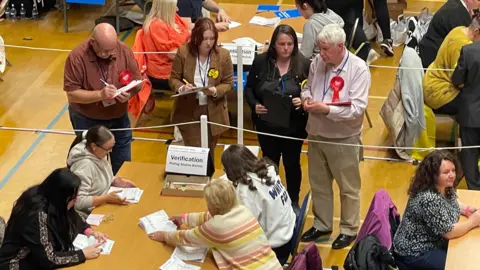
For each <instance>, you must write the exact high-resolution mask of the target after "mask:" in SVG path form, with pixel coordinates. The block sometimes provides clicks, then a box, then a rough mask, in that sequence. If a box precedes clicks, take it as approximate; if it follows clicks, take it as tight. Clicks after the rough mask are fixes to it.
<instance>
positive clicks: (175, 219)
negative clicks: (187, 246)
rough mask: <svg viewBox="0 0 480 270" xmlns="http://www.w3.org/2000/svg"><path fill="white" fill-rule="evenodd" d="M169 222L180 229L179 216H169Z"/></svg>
mask: <svg viewBox="0 0 480 270" xmlns="http://www.w3.org/2000/svg"><path fill="white" fill-rule="evenodd" d="M169 220H171V221H172V222H173V223H175V225H177V227H180V225H182V217H181V216H171V217H170V218H169Z"/></svg>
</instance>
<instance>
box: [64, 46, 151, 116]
mask: <svg viewBox="0 0 480 270" xmlns="http://www.w3.org/2000/svg"><path fill="white" fill-rule="evenodd" d="M92 42H93V40H92V39H89V40H87V41H85V42H84V43H82V44H80V45H79V46H77V47H76V48H75V49H73V50H72V51H71V52H70V54H69V55H68V57H67V60H66V62H65V72H64V81H63V89H64V90H65V91H75V90H79V89H83V90H92V91H94V90H101V89H103V88H104V87H105V85H104V84H103V82H102V81H101V79H103V80H105V81H106V82H107V83H109V84H113V85H115V87H116V88H121V87H123V85H122V84H121V83H120V80H119V77H120V72H122V71H124V70H129V71H130V72H132V74H133V80H141V79H142V76H141V74H140V70H139V68H138V65H137V61H136V60H135V58H134V56H133V52H132V50H130V48H129V47H128V46H127V45H125V44H123V43H122V42H120V41H117V48H116V49H115V51H114V53H113V55H112V56H111V58H110V60H105V59H101V58H99V57H97V55H96V54H95V51H94V50H93V47H92V44H91V43H92ZM70 106H71V107H72V108H73V109H74V110H76V111H78V112H80V113H81V114H82V115H84V116H86V117H88V118H92V119H102V120H103V119H114V118H120V117H121V116H122V115H124V114H125V113H126V112H127V110H128V102H125V103H120V102H118V101H116V104H114V105H110V106H108V107H105V106H104V105H103V103H102V102H101V101H99V102H95V103H90V104H78V103H70Z"/></svg>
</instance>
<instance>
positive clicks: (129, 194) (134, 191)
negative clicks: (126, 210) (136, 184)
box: [108, 187, 143, 203]
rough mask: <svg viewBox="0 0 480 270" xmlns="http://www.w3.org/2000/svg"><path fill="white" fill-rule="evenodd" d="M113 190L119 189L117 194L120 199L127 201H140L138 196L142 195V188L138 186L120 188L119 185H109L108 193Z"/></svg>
mask: <svg viewBox="0 0 480 270" xmlns="http://www.w3.org/2000/svg"><path fill="white" fill-rule="evenodd" d="M114 191H121V192H119V193H117V196H118V197H120V198H121V199H126V201H127V202H129V203H138V202H139V201H140V197H142V194H143V190H141V189H139V188H121V187H110V189H109V190H108V193H111V192H114Z"/></svg>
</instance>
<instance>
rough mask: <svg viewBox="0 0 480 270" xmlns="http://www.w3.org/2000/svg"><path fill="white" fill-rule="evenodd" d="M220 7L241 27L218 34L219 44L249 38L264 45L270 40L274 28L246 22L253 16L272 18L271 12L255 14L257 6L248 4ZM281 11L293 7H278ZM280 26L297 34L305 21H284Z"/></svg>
mask: <svg viewBox="0 0 480 270" xmlns="http://www.w3.org/2000/svg"><path fill="white" fill-rule="evenodd" d="M220 6H221V7H222V8H223V9H224V10H225V11H226V12H227V13H228V15H230V17H231V18H232V20H233V21H236V22H239V23H241V24H242V25H240V26H239V27H236V28H232V29H229V30H228V31H226V32H222V33H220V34H219V37H218V41H219V42H232V40H234V39H236V38H240V37H251V38H253V39H254V40H256V41H257V42H260V43H262V44H263V43H265V41H266V40H270V38H271V37H272V34H273V30H274V29H275V28H272V27H267V26H257V25H250V24H249V23H248V22H250V20H251V19H252V17H253V16H255V15H256V16H261V17H265V18H273V17H275V14H273V12H262V13H259V14H255V13H256V12H257V6H258V5H248V4H227V3H221V4H220ZM280 9H281V10H288V9H295V6H294V5H280ZM280 23H281V24H288V25H290V26H292V27H293V29H295V31H296V32H297V33H303V24H304V23H305V19H304V18H303V17H299V18H293V19H286V20H282V21H280Z"/></svg>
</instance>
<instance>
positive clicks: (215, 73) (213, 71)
mask: <svg viewBox="0 0 480 270" xmlns="http://www.w3.org/2000/svg"><path fill="white" fill-rule="evenodd" d="M208 77H212V78H214V79H217V78H218V70H216V69H213V68H211V69H210V70H209V71H208Z"/></svg>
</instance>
